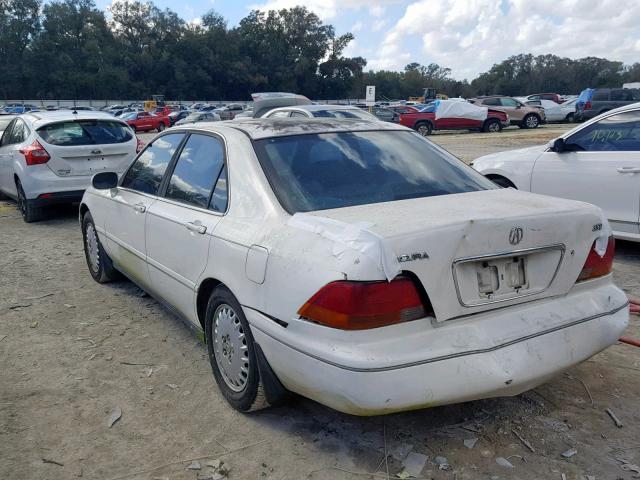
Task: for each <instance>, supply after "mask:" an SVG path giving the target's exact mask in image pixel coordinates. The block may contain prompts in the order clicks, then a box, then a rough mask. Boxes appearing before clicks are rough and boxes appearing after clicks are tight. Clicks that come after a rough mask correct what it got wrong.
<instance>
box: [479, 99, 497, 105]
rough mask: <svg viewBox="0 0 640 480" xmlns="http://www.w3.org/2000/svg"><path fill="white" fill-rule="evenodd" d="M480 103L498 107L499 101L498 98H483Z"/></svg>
mask: <svg viewBox="0 0 640 480" xmlns="http://www.w3.org/2000/svg"><path fill="white" fill-rule="evenodd" d="M482 103H483V104H485V105H500V99H499V98H485V99H484V100H482Z"/></svg>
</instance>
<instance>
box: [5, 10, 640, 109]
mask: <svg viewBox="0 0 640 480" xmlns="http://www.w3.org/2000/svg"><path fill="white" fill-rule="evenodd" d="M353 39H354V36H353V35H352V34H351V33H346V34H344V35H337V34H336V32H335V29H334V27H333V26H331V25H327V24H325V23H323V22H322V21H321V20H320V18H319V17H318V16H317V15H315V14H314V13H312V12H310V11H309V10H307V9H306V8H304V7H295V8H291V9H283V10H279V11H269V12H260V11H252V12H251V13H249V14H248V15H247V16H246V17H245V18H243V19H242V20H241V21H240V22H239V24H238V25H237V26H233V27H230V26H229V25H228V24H227V22H226V20H225V19H224V18H223V17H222V16H221V15H219V14H218V13H216V12H215V11H210V12H208V13H207V14H205V15H204V16H203V17H202V19H201V21H199V22H185V21H184V20H183V19H181V18H180V17H179V16H178V15H177V14H176V13H175V12H173V11H171V10H169V9H165V10H161V9H159V8H158V7H156V6H155V5H154V4H153V3H143V2H139V1H126V2H125V1H122V2H114V3H112V5H111V7H110V8H109V11H108V12H104V11H102V10H99V9H98V8H97V7H96V5H95V3H94V1H93V0H54V1H49V2H43V0H0V72H2V82H0V99H5V100H6V99H20V98H31V99H34V98H37V99H42V100H50V99H58V98H61V99H106V98H121V99H143V98H149V97H150V95H151V94H164V95H166V96H167V97H168V98H173V99H208V100H215V99H227V100H228V99H237V100H243V99H249V94H250V93H252V92H260V91H292V92H296V93H302V94H305V95H307V96H308V97H310V98H315V99H340V98H362V97H363V95H364V87H365V86H366V85H376V93H377V95H378V97H379V98H389V99H400V98H407V97H408V96H415V95H420V94H421V93H422V89H423V88H424V87H434V88H436V89H437V90H438V92H441V93H445V94H447V95H449V96H463V97H469V96H472V95H478V94H494V93H502V94H507V95H517V94H525V93H531V92H541V91H552V92H559V93H578V92H579V91H580V90H582V89H583V88H586V87H598V86H610V87H613V86H620V85H621V84H622V83H623V82H625V81H638V80H640V63H635V64H633V65H624V64H622V63H621V62H617V61H611V60H607V59H603V58H595V57H588V58H582V59H578V60H571V59H568V58H562V57H558V56H555V55H540V56H533V55H531V54H521V55H516V56H512V57H510V58H508V59H507V60H504V61H503V62H501V63H499V64H496V65H494V66H493V67H492V68H491V69H490V70H489V71H488V72H485V73H482V74H480V75H479V76H478V77H477V78H475V79H473V80H472V81H470V82H469V81H467V80H456V79H454V78H452V76H451V70H450V69H449V68H446V67H441V66H440V65H437V64H435V63H431V64H428V65H426V66H425V65H421V64H419V63H410V64H409V65H407V66H406V67H405V69H404V70H403V71H386V70H381V71H376V72H374V71H365V67H366V60H365V59H364V58H362V57H347V56H345V55H344V51H345V49H346V47H347V46H348V45H349V43H350V42H351V41H352V40H353Z"/></svg>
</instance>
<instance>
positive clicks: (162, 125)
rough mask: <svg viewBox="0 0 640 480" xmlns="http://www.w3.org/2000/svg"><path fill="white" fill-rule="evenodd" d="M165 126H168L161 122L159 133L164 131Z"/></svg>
mask: <svg viewBox="0 0 640 480" xmlns="http://www.w3.org/2000/svg"><path fill="white" fill-rule="evenodd" d="M165 128H166V127H165V125H164V123H161V124H159V125H158V133H160V132H161V131H163V130H164V129H165Z"/></svg>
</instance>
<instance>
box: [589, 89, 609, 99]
mask: <svg viewBox="0 0 640 480" xmlns="http://www.w3.org/2000/svg"><path fill="white" fill-rule="evenodd" d="M591 100H592V101H594V102H606V101H608V100H609V90H604V89H603V90H596V91H595V92H593V97H592V98H591Z"/></svg>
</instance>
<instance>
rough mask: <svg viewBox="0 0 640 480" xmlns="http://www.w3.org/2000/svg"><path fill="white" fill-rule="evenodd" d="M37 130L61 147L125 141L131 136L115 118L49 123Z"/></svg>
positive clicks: (53, 143) (46, 138)
mask: <svg viewBox="0 0 640 480" xmlns="http://www.w3.org/2000/svg"><path fill="white" fill-rule="evenodd" d="M37 132H38V134H39V135H40V137H41V138H42V139H43V140H44V141H45V142H46V143H48V144H50V145H58V146H61V147H72V146H76V145H105V144H111V143H125V142H128V141H129V140H131V139H132V138H133V134H132V133H131V130H130V129H129V128H128V127H127V126H126V125H124V124H123V123H121V122H118V121H115V120H73V121H69V122H57V123H50V124H49V125H45V126H44V127H40V128H38V130H37Z"/></svg>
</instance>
